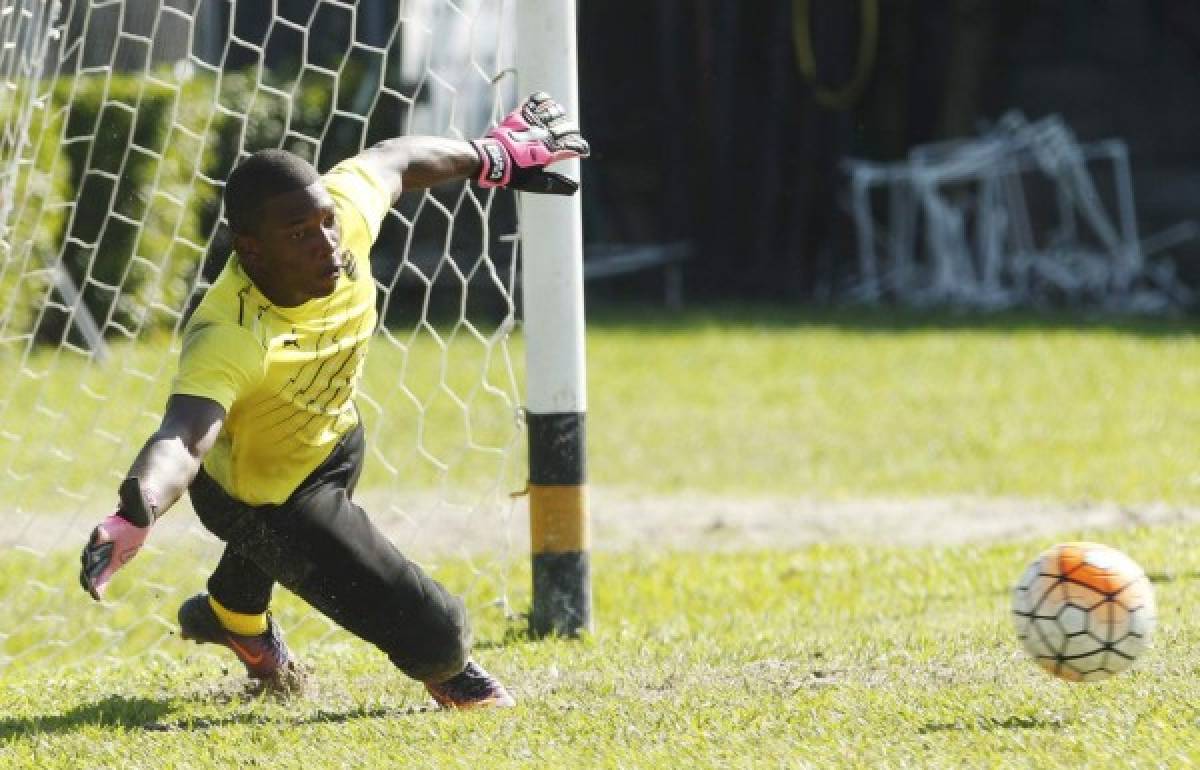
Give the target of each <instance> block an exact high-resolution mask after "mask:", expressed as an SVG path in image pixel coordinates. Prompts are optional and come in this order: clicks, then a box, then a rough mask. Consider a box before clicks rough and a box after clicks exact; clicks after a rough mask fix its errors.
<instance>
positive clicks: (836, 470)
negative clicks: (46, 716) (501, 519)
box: [0, 307, 1200, 511]
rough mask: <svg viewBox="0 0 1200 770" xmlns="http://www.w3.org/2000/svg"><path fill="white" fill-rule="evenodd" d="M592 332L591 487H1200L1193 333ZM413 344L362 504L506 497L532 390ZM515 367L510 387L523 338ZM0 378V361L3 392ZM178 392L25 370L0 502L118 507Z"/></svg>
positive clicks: (853, 315) (1091, 494)
mask: <svg viewBox="0 0 1200 770" xmlns="http://www.w3.org/2000/svg"><path fill="white" fill-rule="evenodd" d="M593 315H594V318H593V320H592V321H591V323H590V328H589V333H588V339H587V346H588V391H589V410H588V411H589V414H588V450H589V473H590V479H591V481H592V483H593V484H596V485H599V486H605V487H622V488H628V489H632V490H636V491H639V492H648V493H656V494H673V493H677V492H681V491H684V490H686V491H689V492H693V493H710V494H731V495H749V496H761V495H805V496H814V497H822V498H836V497H872V496H890V497H896V496H900V497H907V496H929V495H950V494H972V495H988V496H996V495H999V496H1029V497H1048V498H1053V499H1058V500H1066V501H1090V500H1097V499H1103V500H1112V501H1116V502H1119V503H1123V504H1134V505H1136V504H1141V503H1145V502H1150V501H1166V502H1168V503H1172V504H1180V505H1183V504H1193V505H1194V504H1197V503H1200V474H1197V473H1196V472H1195V470H1194V463H1193V462H1192V458H1191V457H1190V456H1189V454H1188V453H1187V452H1186V451H1181V448H1184V447H1187V446H1190V445H1191V443H1192V442H1193V440H1194V436H1193V434H1194V428H1195V425H1197V424H1198V423H1200V337H1198V336H1197V329H1198V327H1197V325H1196V324H1195V323H1194V322H1192V321H1189V320H1141V321H1122V322H1112V321H1103V320H1091V319H1087V318H1077V317H1070V316H1053V317H1041V318H1038V317H1029V316H1011V317H1010V316H991V317H981V318H971V317H958V318H955V317H946V316H940V317H939V316H923V315H915V314H912V313H885V312H883V311H862V310H857V311H846V310H840V311H825V312H820V313H816V312H803V311H792V310H784V309H778V308H775V309H742V308H736V307H733V308H730V307H722V308H719V309H716V310H713V311H707V312H705V311H695V312H691V313H687V314H684V315H682V316H666V315H662V314H655V313H647V312H645V311H641V312H634V313H632V315H631V312H630V311H627V310H620V311H618V310H613V309H607V310H605V309H600V310H598V311H596V312H595V313H594V314H593ZM486 331H487V330H486V329H485V332H486ZM404 341H405V342H406V343H408V351H407V353H404V352H403V351H400V350H398V349H396V348H394V347H392V346H390V345H388V344H385V343H383V341H377V343H376V344H375V346H374V349H373V351H372V357H371V359H370V362H369V366H368V370H367V377H366V382H365V390H366V392H367V393H369V394H370V395H371V397H372V399H373V402H372V404H370V405H366V406H364V413H365V416H366V419H367V422H368V424H369V425H373V426H374V425H378V424H379V412H378V410H377V409H376V407H375V404H378V405H379V408H380V409H382V410H383V412H384V413H386V414H387V415H389V416H390V417H391V418H392V420H391V422H389V423H388V424H387V426H386V429H385V430H375V431H373V432H372V434H371V439H372V442H373V446H374V449H375V452H376V453H377V455H376V457H377V461H375V462H373V463H372V464H371V465H369V466H368V469H367V472H366V474H365V476H364V479H363V482H362V484H363V486H364V487H371V486H379V485H389V486H392V485H403V486H404V487H406V488H419V487H431V486H434V485H438V484H444V485H448V486H450V487H457V488H470V487H472V485H478V484H480V483H484V482H480V480H481V479H483V480H485V482H486V483H493V482H494V480H495V479H497V478H501V479H503V483H505V484H510V485H513V488H517V487H519V486H520V481H521V479H520V478H519V475H520V474H519V470H520V469H514V468H511V467H507V466H505V465H504V463H503V461H502V460H501V457H500V455H499V453H498V452H497V451H495V450H496V449H497V448H500V447H505V446H509V445H516V446H517V447H518V451H517V456H523V455H522V450H521V448H520V442H521V441H522V436H521V433H520V430H519V428H518V426H517V425H516V423H515V421H514V418H513V410H514V408H515V406H516V403H515V401H512V400H507V399H506V397H505V396H503V395H500V393H510V394H511V393H512V392H514V387H515V388H517V389H518V390H517V392H519V388H520V387H521V386H520V383H519V381H517V384H516V385H515V386H514V385H513V382H514V380H517V379H518V378H516V377H515V376H514V375H513V374H511V373H510V372H508V371H507V370H506V368H505V365H504V359H503V357H502V356H501V355H499V353H498V351H494V352H492V354H491V355H489V352H488V350H487V348H486V347H485V346H484V345H482V344H481V343H479V342H478V341H476V340H475V339H474V338H472V337H470V336H469V335H467V334H462V333H460V334H459V335H457V336H455V337H453V338H449V339H443V340H441V341H440V342H439V341H437V340H435V339H434V337H433V335H432V334H430V333H428V332H426V333H422V334H420V335H418V336H417V337H416V338H415V339H414V340H412V341H411V342H410V341H409V340H408V339H407V338H404ZM511 348H512V349H511V360H512V361H513V363H514V366H515V367H516V368H517V369H518V370H519V369H520V368H522V359H523V355H524V352H523V347H522V341H521V339H520V337H519V336H518V338H517V339H516V340H514V342H513V344H512V346H511ZM13 360H14V357H13V356H12V355H11V354H10V355H9V356H8V358H7V359H6V358H5V355H4V353H3V351H0V362H2V363H5V364H6V368H7V370H8V371H12V370H13V369H14V368H15V364H13ZM443 368H444V370H445V371H446V372H449V374H447V375H445V376H444V377H443V374H442V372H443ZM122 370H125V371H129V370H133V371H136V372H139V373H141V374H139V375H138V376H132V377H130V376H128V375H124V374H122V373H121V371H122ZM173 373H174V361H173V357H172V356H171V354H169V353H166V352H165V342H163V341H159V342H158V343H156V344H143V345H139V346H137V347H118V348H116V350H115V351H114V355H113V361H112V363H111V364H109V365H108V366H105V367H89V366H85V365H84V363H83V361H82V359H81V358H80V357H79V356H77V355H74V354H71V353H40V354H37V355H35V356H34V357H32V358H31V359H30V360H29V361H28V362H27V363H26V365H25V367H24V370H23V371H22V373H21V375H20V376H16V377H12V378H10V379H9V380H8V381H6V382H4V383H0V423H2V424H4V426H5V429H6V430H4V431H0V468H12V471H13V473H12V475H9V474H6V475H4V476H3V477H0V497H3V498H4V499H6V500H9V501H12V502H13V503H15V504H16V505H17V507H18V508H19V509H20V510H22V511H44V510H61V509H63V508H64V507H68V508H69V507H73V506H77V505H78V504H79V503H80V501H84V500H88V499H90V498H91V497H92V496H95V495H103V494H108V493H109V491H110V490H111V489H112V488H114V487H115V485H116V483H117V482H118V481H119V478H120V476H121V474H123V473H124V471H125V469H126V468H127V467H128V463H129V461H130V460H131V459H132V456H133V454H134V453H135V452H136V449H137V445H138V444H139V443H140V441H141V437H143V436H145V435H148V434H149V432H150V431H152V430H153V429H154V427H155V426H156V424H157V423H156V415H157V414H158V413H159V411H160V410H161V407H162V403H163V401H164V399H165V395H166V393H167V389H168V387H169V383H170V379H171V376H172V375H173ZM114 381H115V382H116V383H118V385H117V387H114ZM481 381H486V382H487V383H488V384H489V385H490V386H492V388H493V389H494V390H493V391H488V390H485V389H480V388H476V387H475V386H476V384H477V383H479V382H481ZM443 383H444V384H445V385H446V386H447V387H443ZM452 392H453V393H455V394H457V397H458V398H459V399H461V401H462V402H461V403H460V402H459V401H458V400H456V398H455V397H452V396H451V393H452ZM81 426H82V427H83V430H82V431H81V430H80V427H81ZM6 433H7V434H8V435H7V436H6V435H5V434H6ZM472 442H473V443H474V445H475V446H473V447H472ZM514 442H515V444H514ZM418 446H420V447H421V449H420V450H418V449H417V447H418ZM31 447H32V451H31ZM379 459H385V460H386V461H387V463H388V464H390V465H392V466H393V467H394V468H395V469H396V473H394V474H393V473H392V471H391V470H389V469H388V468H387V467H386V466H385V464H384V463H383V462H379V461H378V460H379ZM450 461H455V462H456V463H457V465H456V466H455V467H454V469H453V470H451V471H449V472H448V473H446V472H443V471H442V470H441V469H440V468H439V465H438V464H439V463H440V462H450ZM14 476H15V477H19V478H21V479H22V480H21V482H20V483H16V481H14ZM26 477H27V478H26ZM64 491H65V492H66V493H67V494H65V495H64Z"/></svg>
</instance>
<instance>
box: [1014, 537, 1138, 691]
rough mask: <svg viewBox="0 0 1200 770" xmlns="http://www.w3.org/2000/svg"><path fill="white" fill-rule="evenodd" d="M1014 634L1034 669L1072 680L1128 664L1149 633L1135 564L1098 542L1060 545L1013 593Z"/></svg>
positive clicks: (1029, 570)
mask: <svg viewBox="0 0 1200 770" xmlns="http://www.w3.org/2000/svg"><path fill="white" fill-rule="evenodd" d="M1013 617H1014V619H1015V620H1016V624H1017V637H1018V638H1019V639H1020V640H1021V644H1023V645H1024V647H1025V649H1026V651H1027V652H1028V653H1029V654H1030V655H1032V656H1033V659H1034V660H1035V661H1037V664H1038V665H1039V666H1041V667H1042V668H1044V669H1045V670H1046V671H1048V672H1050V673H1051V674H1053V675H1054V676H1057V677H1060V678H1062V679H1066V680H1068V681H1071V682H1098V681H1100V680H1102V679H1107V678H1109V677H1110V676H1112V675H1113V674H1117V673H1120V672H1121V671H1124V670H1125V669H1127V668H1129V667H1130V666H1131V665H1133V662H1134V661H1135V660H1137V658H1138V656H1139V655H1141V654H1142V653H1143V652H1144V651H1145V650H1146V648H1147V647H1148V646H1149V644H1150V637H1151V635H1152V634H1153V632H1154V623H1155V606H1154V589H1153V588H1152V587H1151V585H1150V581H1149V580H1148V579H1147V578H1146V573H1145V572H1143V571H1142V568H1141V567H1139V566H1138V565H1137V563H1136V562H1135V561H1134V560H1133V559H1130V558H1129V557H1128V556H1126V555H1125V554H1123V553H1121V552H1120V551H1118V550H1117V549H1115V548H1112V547H1110V546H1107V545H1101V544H1099V543H1083V542H1080V543H1060V544H1059V545H1056V546H1054V547H1052V548H1049V549H1047V550H1046V551H1044V552H1043V553H1042V554H1040V555H1039V556H1038V557H1037V558H1036V559H1034V560H1033V562H1032V563H1031V564H1030V565H1029V566H1028V567H1027V568H1026V569H1025V572H1024V573H1023V574H1022V575H1021V578H1020V580H1018V581H1017V585H1016V587H1015V588H1014V589H1013Z"/></svg>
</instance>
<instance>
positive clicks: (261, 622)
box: [208, 596, 267, 636]
mask: <svg viewBox="0 0 1200 770" xmlns="http://www.w3.org/2000/svg"><path fill="white" fill-rule="evenodd" d="M208 606H210V607H212V611H213V612H214V613H216V615H217V620H219V621H221V627H222V628H224V629H225V630H226V631H230V632H232V633H235V634H237V635H239V636H258V635H259V634H265V633H266V632H267V613H265V612H260V613H258V614H257V615H246V614H245V613H242V612H234V611H233V610H229V609H226V608H225V607H223V606H222V605H221V603H220V602H218V601H217V600H216V599H214V598H212V597H211V596H210V597H208Z"/></svg>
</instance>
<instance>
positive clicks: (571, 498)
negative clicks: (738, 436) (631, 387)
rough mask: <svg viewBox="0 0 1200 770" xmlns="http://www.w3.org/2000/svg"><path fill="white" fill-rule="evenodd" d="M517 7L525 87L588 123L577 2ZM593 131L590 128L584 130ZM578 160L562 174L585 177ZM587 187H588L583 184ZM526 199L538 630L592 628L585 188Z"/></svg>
mask: <svg viewBox="0 0 1200 770" xmlns="http://www.w3.org/2000/svg"><path fill="white" fill-rule="evenodd" d="M535 5H536V12H534V13H517V18H516V25H517V30H516V31H517V45H516V65H517V91H518V94H520V95H521V96H522V97H523V96H524V95H527V94H531V93H534V92H535V91H546V92H547V93H549V94H550V95H551V96H553V97H554V98H555V100H557V101H558V102H559V103H560V104H561V105H562V106H563V107H564V108H566V110H567V113H568V114H569V115H571V116H572V117H574V118H575V119H576V120H578V119H579V86H578V82H577V78H576V67H577V61H578V59H577V55H576V49H575V0H546V1H545V2H539V3H536V4H535ZM582 128H583V134H584V136H585V137H586V136H587V127H586V126H582ZM579 166H580V164H579V161H577V160H569V161H564V162H562V163H558V164H556V165H555V167H554V170H555V171H559V172H561V173H563V174H566V175H568V176H570V177H572V178H573V179H580V168H579ZM583 190H586V186H585V187H584V188H583ZM583 190H581V191H580V193H578V194H576V195H573V196H569V197H564V196H558V195H526V194H523V195H522V196H521V201H520V208H521V260H522V268H521V295H522V300H523V317H524V332H525V364H526V377H525V383H526V384H525V390H526V392H525V414H526V424H527V426H528V430H529V521H530V527H529V528H530V533H529V534H530V543H531V546H532V549H531V550H532V552H533V553H532V561H533V564H532V567H533V610H532V612H531V614H530V631H532V632H533V634H534V635H535V636H544V635H546V634H560V635H564V636H576V635H578V634H579V633H580V632H582V631H586V630H590V629H591V628H592V587H591V568H590V560H589V558H588V546H589V542H588V541H589V534H588V528H589V522H588V510H587V487H586V486H585V481H586V475H587V474H586V453H585V451H584V439H585V432H584V423H585V419H584V418H585V416H586V413H587V404H586V388H585V386H584V383H585V379H586V378H585V366H584V320H583V319H584V315H583V216H582V210H581V207H580V199H581V196H582V193H583Z"/></svg>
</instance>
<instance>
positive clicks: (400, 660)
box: [188, 425, 470, 681]
mask: <svg viewBox="0 0 1200 770" xmlns="http://www.w3.org/2000/svg"><path fill="white" fill-rule="evenodd" d="M364 446H365V444H364V439H363V430H362V426H361V425H360V426H358V427H356V428H354V429H353V430H352V431H351V432H350V433H348V434H347V435H346V436H345V437H344V438H343V439H342V440H341V441H340V442H339V443H338V444H337V446H336V447H334V449H333V452H332V453H330V455H329V457H328V459H326V460H325V462H324V463H322V464H321V466H320V467H318V468H317V469H316V470H315V471H313V472H312V473H311V474H310V475H309V476H308V477H307V478H306V479H305V480H304V481H303V482H301V484H300V486H299V487H297V488H296V491H295V492H293V493H292V495H291V496H290V497H289V498H288V499H287V500H286V501H285V502H283V503H282V504H280V505H248V504H246V503H243V502H242V501H240V500H237V499H235V498H233V497H231V496H230V495H229V494H227V493H226V492H225V491H224V490H223V489H222V488H221V486H220V485H219V484H217V483H216V482H215V481H214V480H213V479H212V477H211V476H209V475H208V474H207V473H205V471H204V470H203V469H201V470H200V473H199V474H198V475H197V476H196V479H195V480H194V481H193V482H192V485H191V487H190V488H189V489H188V492H189V494H190V496H191V500H192V506H193V507H194V508H195V510H196V514H197V515H198V516H199V517H200V521H202V522H203V523H204V526H205V527H206V528H207V529H208V530H209V531H210V532H212V533H213V534H214V535H216V536H217V537H219V538H220V539H221V540H223V541H224V542H225V552H224V554H223V555H222V556H221V561H220V563H219V564H218V565H217V568H216V570H215V571H214V572H213V575H212V577H211V578H210V579H209V582H208V589H209V592H210V593H211V594H212V596H213V597H214V598H216V599H217V601H219V602H220V603H221V604H222V605H224V606H225V607H228V608H229V609H231V610H233V611H235V612H244V613H250V614H253V613H258V612H263V611H265V610H266V608H267V605H268V603H269V602H270V596H271V590H272V587H273V586H274V584H275V583H279V584H281V585H283V586H285V587H286V588H288V589H289V590H290V591H292V592H293V593H295V594H296V595H298V596H300V597H301V598H303V599H304V600H305V601H307V602H308V603H309V604H311V605H312V606H313V607H315V608H316V609H318V610H319V611H321V612H322V613H324V614H325V615H326V616H328V617H329V618H330V619H332V620H333V621H334V622H336V623H337V624H338V625H340V626H341V627H342V628H345V629H346V630H347V631H350V632H351V633H353V634H355V635H356V636H358V637H360V638H362V639H365V640H366V641H368V642H371V643H372V644H374V645H375V646H377V647H378V648H379V649H381V650H383V652H385V653H386V654H387V655H388V657H389V658H391V660H392V662H393V663H395V664H396V665H397V666H398V667H399V668H400V669H401V670H402V671H404V672H405V673H406V674H408V675H409V676H411V677H413V678H414V679H419V680H422V681H424V680H434V681H438V680H440V679H444V678H446V677H448V676H452V675H454V674H457V673H458V672H459V671H461V670H462V667H463V665H464V664H465V661H466V656H467V653H468V649H469V646H470V630H469V628H468V625H467V620H466V611H465V609H464V607H463V603H462V601H461V600H460V599H459V598H458V597H456V596H453V595H451V594H450V593H449V592H448V591H447V590H446V589H445V588H444V587H443V586H442V585H441V584H439V583H438V582H437V581H435V580H433V579H432V578H430V577H429V576H428V575H427V574H426V573H425V571H424V570H422V569H421V567H420V566H418V565H417V564H415V563H414V562H412V561H409V560H408V559H407V558H405V557H404V555H403V554H401V553H400V551H399V550H397V549H396V547H395V546H394V545H393V544H392V543H391V541H390V540H388V539H387V537H386V536H384V534H383V533H382V532H380V531H379V530H378V529H377V528H376V527H375V525H374V524H373V523H372V522H371V520H370V519H369V518H368V517H367V514H366V513H365V512H364V511H363V509H362V508H360V507H359V506H358V505H357V504H355V503H354V502H353V501H352V500H351V499H350V496H351V495H352V494H353V491H354V486H355V484H356V483H357V482H358V477H359V474H360V473H361V472H362V463H363V455H364Z"/></svg>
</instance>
